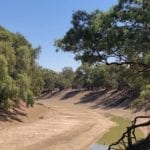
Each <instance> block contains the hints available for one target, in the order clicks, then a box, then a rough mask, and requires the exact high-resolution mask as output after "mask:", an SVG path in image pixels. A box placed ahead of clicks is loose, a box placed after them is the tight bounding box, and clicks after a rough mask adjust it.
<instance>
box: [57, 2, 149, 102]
mask: <svg viewBox="0 0 150 150" xmlns="http://www.w3.org/2000/svg"><path fill="white" fill-rule="evenodd" d="M149 12H150V1H149V0H119V2H118V4H117V5H115V6H113V7H112V8H111V9H110V10H109V11H107V12H101V11H99V10H96V11H93V12H92V13H87V12H85V11H81V10H79V11H76V12H75V13H73V15H72V21H71V23H72V27H71V28H70V29H69V30H68V31H67V32H66V34H65V36H64V37H63V38H61V39H58V40H57V41H56V42H55V46H56V47H57V50H59V49H61V50H63V51H66V52H73V53H74V54H75V57H76V59H77V60H81V61H82V62H83V63H85V62H88V63H90V64H91V63H94V64H99V63H105V64H107V65H116V67H112V66H110V67H109V68H107V67H104V68H105V69H104V70H103V69H100V71H98V70H96V71H92V75H91V73H88V72H86V75H85V74H83V72H82V71H81V70H82V69H81V68H79V70H78V71H77V74H78V76H79V78H80V80H82V82H83V83H84V84H87V86H89V85H90V86H91V85H94V86H102V85H103V86H104V87H107V88H111V87H118V88H119V89H122V88H132V89H136V90H137V91H140V90H141V94H140V97H143V98H142V99H141V98H140V101H141V100H142V101H146V98H147V97H149V95H148V94H146V93H147V92H146V93H145V92H144V94H142V93H143V92H142V91H143V90H142V88H143V87H144V86H147V85H149V81H150V78H149V76H150V74H149V72H150V44H149V43H150V36H149V33H150V26H149V24H150V13H149ZM101 68H102V66H101ZM97 72H99V73H98V74H100V76H101V77H98V76H97ZM110 73H111V74H110ZM77 78H78V77H77ZM98 81H99V82H98ZM82 82H81V83H82ZM146 91H147V90H146ZM142 95H143V96H142ZM144 95H147V96H144ZM149 98H150V97H149Z"/></svg>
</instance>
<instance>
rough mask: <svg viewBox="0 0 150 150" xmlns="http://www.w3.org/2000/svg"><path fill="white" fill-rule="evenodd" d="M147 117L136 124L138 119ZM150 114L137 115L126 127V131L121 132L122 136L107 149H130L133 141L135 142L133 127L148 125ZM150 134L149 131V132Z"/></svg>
mask: <svg viewBox="0 0 150 150" xmlns="http://www.w3.org/2000/svg"><path fill="white" fill-rule="evenodd" d="M141 118H143V119H146V118H147V119H148V121H145V122H143V123H139V124H137V120H138V119H141ZM149 118H150V116H138V117H136V118H135V119H134V120H133V121H132V125H131V126H129V127H127V131H126V132H124V133H123V135H122V137H121V138H120V139H119V140H118V141H117V142H115V143H113V144H111V145H109V148H108V150H126V149H130V150H131V149H132V147H133V146H134V144H135V143H137V142H138V141H137V138H136V135H135V129H136V128H139V127H146V126H150V119H149ZM149 134H150V133H149ZM149 136H150V135H149Z"/></svg>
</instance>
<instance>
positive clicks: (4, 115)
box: [0, 108, 27, 122]
mask: <svg viewBox="0 0 150 150" xmlns="http://www.w3.org/2000/svg"><path fill="white" fill-rule="evenodd" d="M21 116H25V117H26V116H27V114H26V113H23V112H22V111H21V110H19V109H18V108H13V109H12V111H8V110H5V109H1V108H0V121H10V122H11V121H13V120H15V121H18V122H23V121H22V120H21V119H19V117H21Z"/></svg>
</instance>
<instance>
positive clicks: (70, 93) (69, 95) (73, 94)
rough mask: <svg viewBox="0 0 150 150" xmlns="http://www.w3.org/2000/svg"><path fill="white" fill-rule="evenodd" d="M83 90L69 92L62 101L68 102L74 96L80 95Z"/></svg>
mask: <svg viewBox="0 0 150 150" xmlns="http://www.w3.org/2000/svg"><path fill="white" fill-rule="evenodd" d="M80 92H81V90H73V91H69V92H67V93H66V94H65V95H64V96H63V97H62V98H61V100H67V99H69V98H72V97H74V96H76V95H77V94H78V93H80Z"/></svg>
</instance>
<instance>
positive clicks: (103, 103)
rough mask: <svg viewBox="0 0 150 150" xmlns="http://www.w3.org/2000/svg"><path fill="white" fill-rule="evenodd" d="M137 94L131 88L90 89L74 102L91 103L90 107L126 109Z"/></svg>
mask: <svg viewBox="0 0 150 150" xmlns="http://www.w3.org/2000/svg"><path fill="white" fill-rule="evenodd" d="M137 96H138V94H137V93H136V92H135V91H133V90H116V89H115V90H106V89H101V90H98V91H92V92H90V93H88V94H86V95H84V96H83V97H82V98H81V99H80V101H79V102H77V103H75V104H84V103H89V102H90V103H92V102H94V103H93V105H92V106H91V108H92V109H96V108H105V109H107V108H108V109H110V108H114V107H115V108H124V109H127V108H129V107H130V106H131V103H132V102H133V100H134V99H135V98H137Z"/></svg>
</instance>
